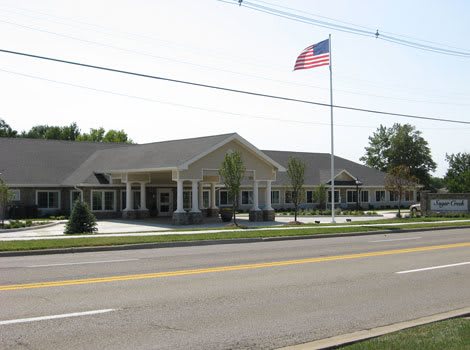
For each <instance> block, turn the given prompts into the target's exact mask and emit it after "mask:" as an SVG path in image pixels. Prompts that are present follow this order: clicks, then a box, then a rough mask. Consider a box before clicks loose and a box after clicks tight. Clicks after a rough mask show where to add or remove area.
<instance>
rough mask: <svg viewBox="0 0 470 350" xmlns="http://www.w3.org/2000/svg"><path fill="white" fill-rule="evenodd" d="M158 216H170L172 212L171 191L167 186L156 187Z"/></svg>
mask: <svg viewBox="0 0 470 350" xmlns="http://www.w3.org/2000/svg"><path fill="white" fill-rule="evenodd" d="M157 208H158V216H170V215H171V214H172V213H173V191H172V190H171V189H169V188H158V189H157Z"/></svg>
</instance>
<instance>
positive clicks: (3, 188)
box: [0, 178, 13, 228]
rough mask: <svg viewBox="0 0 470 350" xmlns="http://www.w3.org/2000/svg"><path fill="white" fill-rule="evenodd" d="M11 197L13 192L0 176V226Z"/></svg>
mask: <svg viewBox="0 0 470 350" xmlns="http://www.w3.org/2000/svg"><path fill="white" fill-rule="evenodd" d="M12 199H13V192H12V191H11V190H10V189H9V188H8V186H7V184H6V183H5V181H3V179H1V178H0V215H1V217H2V228H3V227H4V223H5V217H6V213H7V207H8V204H9V203H10V202H11V200H12Z"/></svg>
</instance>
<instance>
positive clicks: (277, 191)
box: [271, 190, 281, 204]
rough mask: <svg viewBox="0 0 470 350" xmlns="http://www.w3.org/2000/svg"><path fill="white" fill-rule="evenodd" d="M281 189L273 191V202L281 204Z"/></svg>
mask: <svg viewBox="0 0 470 350" xmlns="http://www.w3.org/2000/svg"><path fill="white" fill-rule="evenodd" d="M279 198H280V195H279V190H275V191H271V204H280V203H281V201H280V199H279Z"/></svg>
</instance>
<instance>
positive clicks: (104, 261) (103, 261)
mask: <svg viewBox="0 0 470 350" xmlns="http://www.w3.org/2000/svg"><path fill="white" fill-rule="evenodd" d="M137 260H139V259H121V260H98V261H83V262H74V263H62V264H45V265H30V266H26V267H49V266H68V265H86V264H102V263H113V262H125V261H137Z"/></svg>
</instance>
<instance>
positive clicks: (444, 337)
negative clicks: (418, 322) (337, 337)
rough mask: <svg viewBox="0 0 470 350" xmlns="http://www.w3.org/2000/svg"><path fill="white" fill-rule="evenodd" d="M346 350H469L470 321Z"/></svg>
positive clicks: (392, 335) (431, 327)
mask: <svg viewBox="0 0 470 350" xmlns="http://www.w3.org/2000/svg"><path fill="white" fill-rule="evenodd" d="M339 349H344V350H372V349H374V350H378V349H387V350H395V349H396V350H408V349H410V350H442V349H446V350H468V349H470V320H468V319H463V318H457V319H452V320H446V321H441V322H436V323H431V324H427V325H424V326H418V327H413V328H409V329H405V330H402V331H399V332H395V333H390V334H387V335H384V336H381V337H378V338H374V339H369V340H366V341H363V342H359V343H355V344H352V345H348V346H344V347H340V348H339Z"/></svg>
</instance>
